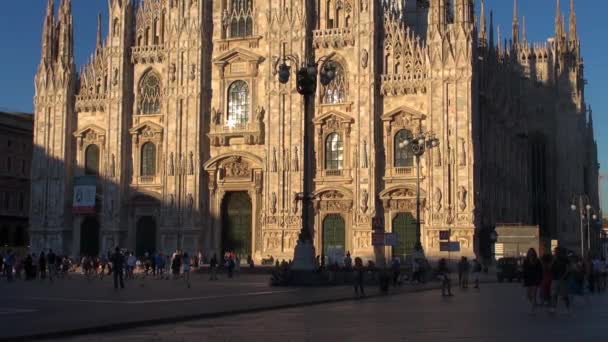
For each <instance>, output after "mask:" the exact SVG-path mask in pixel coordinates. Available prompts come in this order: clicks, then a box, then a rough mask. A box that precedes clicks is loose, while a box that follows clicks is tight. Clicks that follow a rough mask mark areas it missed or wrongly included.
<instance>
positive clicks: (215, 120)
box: [211, 107, 222, 125]
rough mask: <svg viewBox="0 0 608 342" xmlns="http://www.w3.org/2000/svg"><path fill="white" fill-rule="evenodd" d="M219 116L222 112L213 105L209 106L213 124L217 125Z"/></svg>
mask: <svg viewBox="0 0 608 342" xmlns="http://www.w3.org/2000/svg"><path fill="white" fill-rule="evenodd" d="M221 117H222V112H220V111H218V110H217V109H215V107H214V108H211V123H212V124H213V125H219V124H220V118H221Z"/></svg>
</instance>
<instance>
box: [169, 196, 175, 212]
mask: <svg viewBox="0 0 608 342" xmlns="http://www.w3.org/2000/svg"><path fill="white" fill-rule="evenodd" d="M168 207H169V209H170V210H173V209H174V208H175V195H173V194H169V205H168Z"/></svg>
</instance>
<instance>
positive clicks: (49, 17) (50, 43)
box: [41, 0, 55, 63]
mask: <svg viewBox="0 0 608 342" xmlns="http://www.w3.org/2000/svg"><path fill="white" fill-rule="evenodd" d="M54 47H55V7H54V5H53V0H48V1H47V5H46V16H45V18H44V27H43V28H42V52H41V59H42V61H43V62H47V63H48V62H51V61H52V59H53V56H54V54H53V49H54Z"/></svg>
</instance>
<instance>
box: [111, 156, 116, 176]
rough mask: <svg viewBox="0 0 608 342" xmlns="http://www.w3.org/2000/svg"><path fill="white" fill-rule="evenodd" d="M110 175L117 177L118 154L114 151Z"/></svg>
mask: <svg viewBox="0 0 608 342" xmlns="http://www.w3.org/2000/svg"><path fill="white" fill-rule="evenodd" d="M110 177H112V178H114V177H116V156H115V155H114V153H112V157H111V158H110Z"/></svg>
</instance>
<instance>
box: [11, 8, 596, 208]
mask: <svg viewBox="0 0 608 342" xmlns="http://www.w3.org/2000/svg"><path fill="white" fill-rule="evenodd" d="M57 2H59V0H57ZM477 2H479V1H477ZM518 2H519V15H520V16H525V17H526V23H527V31H528V40H534V41H544V40H546V38H548V37H549V36H550V35H552V34H553V32H554V18H555V5H556V0H519V1H518ZM72 3H73V9H74V16H75V17H74V26H75V29H76V32H75V41H76V49H75V53H76V61H77V64H78V66H80V65H82V64H83V63H85V61H86V60H87V58H88V56H89V55H90V53H91V52H92V51H93V48H94V46H95V31H96V26H97V20H96V18H97V13H99V12H102V13H103V15H104V22H103V24H104V27H107V22H106V19H107V15H106V13H107V0H72ZM485 3H486V11H487V12H488V20H489V11H490V10H494V19H495V24H496V25H500V28H501V32H502V36H503V37H508V36H507V35H510V32H511V18H512V13H513V3H512V1H511V0H486V1H485ZM1 6H2V7H1V8H2V10H1V11H0V43H2V46H3V49H2V52H3V53H2V54H0V75H1V77H0V108H3V109H11V110H18V111H26V112H31V111H32V107H33V95H34V87H33V79H34V74H35V72H36V67H37V65H38V61H39V57H40V41H41V31H42V22H43V18H44V13H45V7H46V0H19V1H2V5H1ZM561 7H562V11H563V13H564V15H565V16H566V21H567V20H568V9H569V0H561ZM576 12H577V16H578V22H579V23H578V31H579V35H580V36H581V39H582V49H583V57H584V58H585V73H586V78H587V80H588V82H589V83H588V86H587V89H586V96H587V102H588V103H589V104H591V105H592V107H593V112H594V120H595V130H596V138H597V141H598V145H599V158H600V162H601V164H602V166H603V169H604V170H606V172H608V153H607V152H608V135H607V134H604V132H605V131H606V129H607V128H608V116H607V115H606V113H607V112H608V91H607V90H608V83H607V82H606V81H605V80H608V65H607V64H606V62H605V60H606V56H608V47H607V45H606V43H605V41H606V40H605V39H606V37H608V21H607V20H606V13H608V1H599V0H576ZM520 22H521V21H520ZM607 183H608V182H607ZM603 190H604V191H603V192H604V193H605V194H606V195H605V196H604V197H605V198H607V201H604V202H608V184H607V185H606V186H603ZM604 208H605V209H606V210H608V203H605V205H604ZM606 210H605V212H606Z"/></svg>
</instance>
